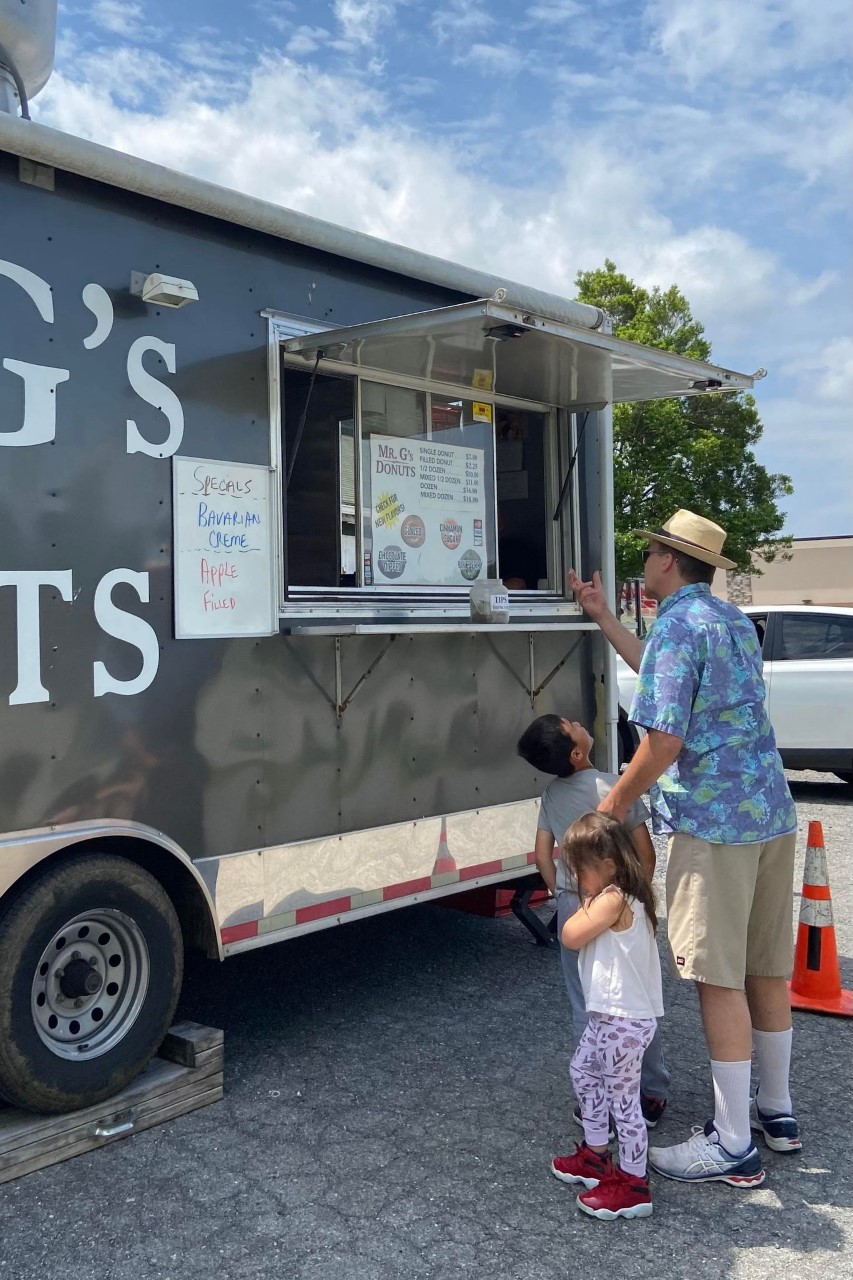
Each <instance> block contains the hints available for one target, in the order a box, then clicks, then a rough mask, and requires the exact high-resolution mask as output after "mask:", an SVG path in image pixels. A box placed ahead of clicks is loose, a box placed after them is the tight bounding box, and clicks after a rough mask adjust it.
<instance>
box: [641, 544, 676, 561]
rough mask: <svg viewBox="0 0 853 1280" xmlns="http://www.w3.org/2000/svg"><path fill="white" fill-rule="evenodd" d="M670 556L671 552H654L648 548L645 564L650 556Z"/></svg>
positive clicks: (644, 556) (644, 555)
mask: <svg viewBox="0 0 853 1280" xmlns="http://www.w3.org/2000/svg"><path fill="white" fill-rule="evenodd" d="M670 554H671V553H670V552H669V551H652V549H651V547H646V549H645V551H644V552H643V564H645V563H646V561H647V560H648V558H649V556H668V555H670Z"/></svg>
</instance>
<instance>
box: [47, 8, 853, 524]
mask: <svg viewBox="0 0 853 1280" xmlns="http://www.w3.org/2000/svg"><path fill="white" fill-rule="evenodd" d="M353 12H354V11H351V15H352V13H353ZM444 12H445V13H447V12H448V11H447V10H445V11H444ZM453 13H454V15H455V17H456V18H457V19H459V20H460V21H461V20H462V19H464V18H466V15H467V18H469V19H471V20H473V19H474V18H476V17H477V15H478V14H479V15H480V16H482V14H481V13H480V11H479V10H478V9H477V8H476V7H475V6H467V7H463V6H462V5H456V6H455V7H454V9H453ZM309 30H314V31H319V30H320V29H316V28H314V29H309ZM448 30H449V28H448ZM292 34H294V35H295V34H296V32H295V30H294V32H292ZM475 43H476V42H475ZM483 44H484V47H486V46H485V42H483ZM489 47H490V48H497V47H499V46H489ZM214 52H215V51H214V50H211V57H213V55H214ZM71 65H72V66H73V67H74V75H75V77H77V79H71V78H69V77H67V76H63V75H62V74H61V73H59V72H58V73H56V75H55V76H54V78H53V80H52V81H51V82H50V83H49V85H48V87H47V88H46V89H45V91H44V93H43V94H42V95H40V97H39V98H38V99H37V102H36V104H35V107H36V113H37V114H38V117H39V118H40V119H41V120H42V121H43V122H44V123H48V124H53V125H55V126H57V127H59V128H61V129H64V130H66V131H68V132H70V133H76V134H79V135H82V136H85V137H91V138H94V139H96V140H97V141H100V142H103V143H106V144H107V145H109V146H113V147H116V148H117V149H119V150H123V151H127V152H129V153H131V154H135V155H140V156H144V157H147V158H149V159H152V160H155V161H157V162H158V163H161V164H165V165H168V166H170V167H172V168H175V169H178V170H183V171H186V172H190V173H195V174H198V175H199V176H202V177H205V178H209V179H211V180H213V181H215V182H220V183H222V184H224V185H226V186H230V187H233V188H235V189H237V190H242V191H245V192H248V193H250V194H253V195H258V196H261V197H263V198H266V199H269V200H272V201H275V202H277V203H280V204H283V205H287V206H290V207H294V208H298V209H301V210H303V211H305V212H307V213H311V214H314V215H316V216H318V217H321V218H325V219H328V220H329V221H332V222H339V223H342V224H344V225H347V226H351V227H354V228H357V229H359V230H362V231H366V232H368V233H370V234H372V235H375V236H379V237H382V238H385V239H389V240H393V241H396V242H398V243H404V244H408V245H411V246H413V247H415V248H418V249H421V250H423V251H425V252H428V253H433V254H436V255H438V256H441V257H445V258H450V259H454V260H457V261H461V262H465V263H467V264H468V265H470V266H474V267H480V268H482V269H484V270H489V271H491V272H493V273H494V274H495V275H499V276H503V277H505V278H507V279H510V280H521V281H525V282H526V283H529V284H531V285H538V286H539V287H542V288H544V289H549V290H551V291H553V292H555V293H562V294H564V295H566V296H572V295H573V293H574V278H575V274H576V272H577V271H578V269H587V268H592V267H596V266H599V265H600V264H601V262H602V260H603V259H604V257H605V256H609V257H612V258H614V259H615V261H616V262H617V264H618V266H619V267H620V269H622V270H624V271H626V272H627V273H628V274H629V275H633V276H634V277H635V278H636V279H637V280H638V281H640V282H641V283H644V284H648V285H652V284H661V285H664V286H666V285H669V284H670V283H672V282H677V283H678V284H679V286H680V287H681V288H682V289H683V291H684V292H685V294H686V295H687V297H688V298H689V299H690V302H691V304H692V306H693V309H694V313H695V314H696V315H697V317H698V318H699V319H701V320H702V321H703V322H704V323H705V324H706V327H707V331H708V336H709V337H710V338H711V339H712V341H713V344H714V357H715V358H716V359H718V360H719V361H720V362H721V363H723V364H726V365H728V366H729V367H733V368H736V369H741V370H744V371H747V372H748V371H750V370H752V369H754V368H755V367H757V366H758V365H764V366H766V367H768V368H769V370H770V377H769V378H768V379H767V382H766V383H762V384H759V387H758V399H759V409H760V411H761V413H762V416H763V418H764V421H765V425H766V438H765V442H764V444H763V445H762V448H761V456H762V459H763V460H764V461H765V462H766V463H767V465H768V466H770V468H771V469H772V470H782V471H791V472H792V473H793V474H794V479H795V482H796V483H797V484H798V486H800V490H799V491H798V497H797V499H796V503H800V504H801V505H800V506H794V507H792V510H793V511H794V512H795V513H796V512H800V511H803V510H806V508H808V511H809V512H810V513H813V512H815V511H818V510H819V511H820V512H821V516H820V520H819V519H818V518H817V516H814V522H813V524H812V526H811V527H807V525H806V523H804V522H805V521H806V519H807V517H806V516H802V517H801V516H800V515H796V520H797V521H798V522H799V523H797V525H796V532H798V533H800V534H802V533H807V532H844V531H845V529H844V528H839V527H827V525H826V524H825V523H821V521H823V520H825V519H829V516H828V515H826V513H827V512H829V511H830V510H831V508H832V505H833V503H835V504H836V506H838V505H839V504H840V503H841V499H840V498H837V499H836V498H835V497H833V496H832V494H831V493H829V491H828V490H827V492H826V493H824V495H823V503H822V505H815V504H813V503H810V502H809V493H810V492H812V491H813V492H814V495H815V497H817V496H818V493H819V489H818V488H817V486H818V483H819V482H818V478H817V477H818V470H817V468H816V466H815V465H814V459H813V457H812V456H810V455H809V449H811V450H812V453H813V451H814V444H815V441H816V440H819V439H820V440H825V442H826V447H827V449H830V448H836V446H837V448H836V453H837V457H838V458H839V459H841V458H843V456H845V455H844V453H843V451H844V450H845V449H846V450H847V451H848V452H849V449H850V439H849V437H850V436H851V433H850V432H849V431H847V430H846V428H845V431H846V434H845V435H844V438H843V440H842V439H841V438H840V436H841V431H840V425H839V424H840V423H842V422H843V423H845V424H846V422H847V416H848V414H847V408H848V406H849V403H850V402H851V399H853V394H851V393H850V392H848V391H846V390H845V387H846V385H847V384H846V383H845V382H844V381H843V378H844V377H845V376H846V377H849V375H850V368H851V360H853V356H851V346H850V343H849V342H847V341H846V340H842V339H841V338H840V337H839V334H842V333H845V332H846V331H847V330H848V329H849V314H848V311H847V300H846V298H845V297H844V293H843V281H842V280H841V278H840V275H839V274H838V273H837V272H836V270H834V269H832V270H830V269H823V270H815V272H814V273H812V274H809V273H807V272H801V273H798V272H797V271H795V270H794V269H793V268H792V267H791V266H790V265H789V264H787V263H786V262H785V261H784V259H783V258H782V256H781V255H780V251H779V250H777V249H775V248H771V247H769V246H770V244H771V243H772V242H771V241H767V242H765V241H763V240H761V239H757V240H754V239H751V238H750V236H749V234H747V233H746V232H745V231H738V230H736V229H734V227H733V226H729V225H725V224H724V223H723V222H722V221H721V218H720V217H719V216H718V217H716V218H714V217H712V216H709V215H708V214H707V213H706V214H705V215H704V216H703V215H702V213H701V207H702V206H701V202H700V203H699V204H698V206H697V205H696V204H694V205H693V206H691V208H692V212H690V213H688V212H686V211H685V209H684V208H683V207H682V208H681V210H680V212H679V215H678V217H677V219H676V217H675V215H674V214H673V213H672V212H671V211H670V199H671V194H672V190H671V189H672V188H673V187H674V186H675V185H676V184H677V183H678V182H679V181H681V182H682V183H683V182H684V181H685V175H687V177H688V181H690V182H692V181H694V175H695V182H696V183H697V185H699V186H701V184H704V185H705V187H706V188H710V187H711V185H712V184H713V183H714V181H716V182H717V183H721V182H723V181H725V180H726V179H727V176H730V174H731V170H730V169H729V168H727V155H726V149H725V147H724V146H723V143H725V142H726V141H727V138H726V134H725V129H720V127H719V125H717V124H715V117H714V115H713V113H712V112H711V111H710V110H704V109H702V108H699V107H693V106H690V105H688V104H683V103H678V102H677V101H676V102H675V103H673V104H672V105H670V106H662V107H660V108H651V109H650V110H649V111H648V112H647V113H646V118H645V120H642V119H640V118H639V113H638V112H637V111H636V110H635V109H633V108H631V107H630V106H625V107H624V108H623V109H622V110H621V111H620V112H614V113H612V114H610V113H606V114H605V115H604V116H602V117H601V118H600V119H599V123H598V125H597V126H595V125H591V124H590V123H589V122H588V121H587V122H584V124H583V127H576V128H568V129H565V130H555V129H554V127H553V123H552V122H549V125H548V126H547V128H544V129H543V136H542V139H541V142H542V147H543V154H547V157H548V163H547V165H544V166H542V167H541V168H540V169H539V175H540V176H539V177H538V179H537V180H535V181H534V180H530V179H529V178H528V180H527V181H526V182H524V183H523V184H522V183H518V184H516V185H512V184H510V183H509V182H507V181H505V180H503V178H502V177H501V174H502V172H503V169H502V168H501V166H500V165H499V164H498V165H493V166H492V168H491V171H490V172H485V171H484V168H483V166H482V163H481V160H482V153H480V154H478V153H477V152H476V150H475V148H474V147H473V146H472V147H468V146H464V147H463V146H460V145H459V136H460V132H459V131H457V132H455V133H454V132H448V133H446V134H442V133H439V132H437V131H436V130H435V129H434V128H430V129H429V130H428V131H424V132H420V133H415V132H414V131H413V129H412V128H411V127H409V126H407V125H406V124H404V123H403V122H402V121H401V119H400V116H399V96H398V97H394V98H391V97H390V95H384V94H382V93H380V92H378V91H377V90H376V89H375V88H371V87H369V86H367V85H366V84H365V81H364V78H363V77H360V76H358V75H345V74H331V73H329V72H328V71H325V72H323V71H319V70H318V69H317V68H316V67H311V68H302V67H300V66H299V65H298V64H297V63H296V62H295V61H293V60H292V59H289V58H281V57H279V58H267V59H264V60H262V61H260V62H258V63H257V64H256V65H255V66H254V67H253V68H248V69H247V70H246V72H245V74H244V75H243V76H242V77H240V78H238V79H236V81H235V85H234V88H233V90H232V96H231V97H230V98H226V99H223V97H222V94H221V76H217V75H216V74H215V72H214V71H208V70H207V69H206V68H203V67H202V68H199V67H198V66H195V67H191V68H186V67H182V68H181V73H180V74H176V67H175V66H174V65H173V64H170V63H168V62H167V61H166V60H165V59H163V58H161V57H158V56H157V55H153V54H150V53H149V54H146V55H145V56H140V51H139V50H138V49H135V48H131V47H125V48H119V49H111V50H109V51H108V52H107V51H102V52H95V53H90V54H88V55H85V56H83V55H81V54H80V52H79V50H78V53H77V56H76V57H75V60H74V62H73V63H72V64H71ZM413 83H414V85H415V86H418V85H419V84H420V82H419V81H417V80H415V81H414V82H413ZM422 87H423V88H424V89H428V88H430V87H431V82H430V81H428V80H426V79H425V80H424V83H423V85H422ZM397 92H399V91H397ZM791 92H792V93H793V92H795V91H793V90H792V91H791ZM797 92H800V93H804V92H805V90H800V91H797ZM781 101H783V102H784V101H785V97H784V95H783V96H782V98H781ZM736 105H737V104H736V103H735V104H733V105H732V107H731V110H732V112H735V111H736ZM786 109H787V108H786ZM790 109H791V111H793V110H794V107H793V105H792V106H791V108H790ZM817 114H818V113H817V111H816V112H815V122H816V120H817ZM673 125H677V128H673ZM815 127H816V123H815ZM744 128H746V126H745V125H744ZM715 132H717V133H722V134H723V139H722V142H721V143H720V144H719V146H718V147H717V148H716V149H715V148H713V147H711V142H713V141H714V137H715ZM698 134H701V137H702V140H703V141H704V140H705V139H707V142H708V150H707V151H706V152H704V155H705V163H706V165H707V168H706V170H705V171H704V173H703V172H701V170H700V166H699V165H698V163H694V165H693V168H692V169H691V168H690V167H689V165H690V161H691V158H692V157H693V156H694V153H695V155H702V154H703V148H702V146H699V145H697V142H696V137H697V135H698ZM480 135H481V140H482V130H481V131H480ZM771 135H772V137H773V138H778V136H779V135H778V132H776V131H775V130H773V129H771V128H770V126H769V125H768V138H767V139H762V137H761V136H760V133H759V135H758V136H757V140H756V143H755V145H756V149H757V150H760V151H762V153H766V152H768V151H769V150H770V148H771V142H770V140H769V139H770V137H771ZM501 136H504V137H505V135H501ZM667 136H668V138H669V141H670V143H671V144H672V146H671V152H670V151H667V150H666V148H665V147H664V141H663V140H664V139H665V138H666V137H667ZM737 142H738V140H737V139H736V143H737ZM515 145H516V146H519V145H520V143H519V139H518V137H517V136H516V143H515ZM774 145H775V144H774ZM546 147H547V153H546V152H545V148H546ZM735 149H737V147H736V148H735ZM736 159H737V157H735V160H736ZM777 159H778V157H777ZM735 160H732V161H731V165H732V166H733V168H734V167H735ZM806 161H807V157H806V156H805V155H804V158H803V160H802V163H803V164H805V163H806ZM735 171H736V168H735ZM741 177H743V173H742V172H741ZM812 180H813V182H814V183H815V184H816V190H815V199H818V198H822V196H823V195H824V194H825V190H826V186H827V183H828V177H827V175H826V174H825V173H816V174H815V176H814V178H813V179H812ZM751 195H752V192H751V190H750V188H749V186H748V185H746V186H742V187H741V188H740V189H739V191H738V195H737V198H738V199H740V200H746V201H748V200H749V199H750V197H751ZM697 208H698V209H699V210H700V212H699V213H697V212H696V209H697ZM723 212H724V206H723ZM840 265H843V264H840ZM842 370H846V371H847V372H846V374H843V373H842ZM845 396H846V397H847V399H845ZM833 442H834V443H833ZM833 466H834V467H835V466H836V464H835V462H834V463H833ZM835 474H836V476H837V474H838V472H837V470H836V472H835ZM821 483H822V484H823V486H824V488H825V489H826V479H825V477H824V480H823V481H822V482H821ZM834 483H835V484H836V486H837V484H838V483H839V482H838V480H837V479H836V480H835V482H834ZM836 492H837V490H836ZM808 518H809V519H811V518H812V515H811V514H809V516H808ZM832 518H833V519H834V520H836V521H837V519H839V518H840V517H837V516H835V517H832ZM842 523H844V524H845V526H846V525H847V524H850V523H853V521H843V522H842Z"/></svg>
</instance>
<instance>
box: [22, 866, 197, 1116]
mask: <svg viewBox="0 0 853 1280" xmlns="http://www.w3.org/2000/svg"><path fill="white" fill-rule="evenodd" d="M87 913H92V917H93V918H94V919H96V920H99V919H105V920H107V921H108V922H109V921H112V922H113V924H114V925H115V936H116V937H120V931H121V930H122V929H126V931H127V932H126V937H127V938H129V939H131V941H132V942H134V943H135V944H136V946H137V948H138V949H137V950H136V951H132V948H131V951H132V954H131V953H130V952H129V954H128V957H127V962H126V963H124V964H122V961H121V955H122V954H123V953H122V948H121V945H120V944H119V943H116V941H115V939H114V940H113V941H112V942H111V941H110V930H109V924H107V925H105V926H103V927H102V932H101V933H100V935H99V937H98V939H97V941H98V943H100V944H102V947H103V948H104V957H105V963H104V965H103V969H104V977H103V983H104V985H103V989H102V992H100V993H98V994H97V995H92V996H90V995H89V994H88V993H87V994H86V995H85V996H84V997H82V998H81V999H80V1001H79V1003H80V1004H81V1005H82V1006H86V1007H85V1008H84V1009H83V1010H82V1011H81V1012H79V1013H77V1014H74V1013H72V1012H66V1006H67V1005H69V1001H70V1004H71V1005H74V1001H73V999H71V998H70V997H69V996H68V994H67V992H66V991H64V990H63V989H62V988H61V983H62V982H64V981H65V974H66V972H67V970H68V968H69V967H70V965H71V964H72V963H73V964H76V965H77V967H78V970H79V968H80V966H81V964H82V963H83V962H82V961H81V960H80V959H75V960H73V961H66V960H64V959H60V960H59V961H58V963H59V964H64V965H65V966H66V967H65V968H60V969H58V970H57V974H58V975H60V976H57V974H54V973H52V972H51V976H50V977H49V978H45V979H42V978H41V977H40V975H41V974H43V973H45V972H46V971H47V970H48V965H47V963H46V962H45V955H46V954H53V948H54V946H56V947H57V948H58V946H59V944H58V943H54V939H55V938H56V937H57V933H59V934H60V935H62V934H63V933H64V932H67V933H68V937H69V939H70V941H68V942H67V943H66V939H65V937H64V936H61V937H60V941H62V943H63V944H64V945H65V946H66V950H63V951H62V952H61V953H59V954H60V955H61V956H65V955H67V954H72V955H74V956H76V957H79V956H80V955H81V954H83V952H81V951H77V952H73V953H72V952H70V951H69V950H68V948H70V947H71V946H79V947H81V948H84V949H85V948H86V947H87V946H89V949H90V951H92V952H94V951H95V948H94V941H92V942H90V938H89V935H90V934H91V937H92V940H94V934H95V932H96V930H88V929H86V930H85V933H84V929H85V926H81V927H80V928H79V930H78V936H79V937H80V938H85V941H82V942H79V943H78V942H75V941H74V940H73V929H74V928H77V926H76V925H74V926H72V927H69V928H66V926H69V922H73V921H77V920H79V919H81V918H82V917H86V916H87ZM99 927H101V926H99ZM140 939H142V940H143V942H144V946H143V945H142V944H140V942H139V940H140ZM46 948H50V951H48V952H47V953H46ZM146 950H147V956H146V954H145V952H146ZM110 951H112V952H113V955H112V956H110V954H109V953H110ZM116 953H117V954H118V955H119V961H118V964H117V967H116V968H115V969H114V970H110V969H109V967H108V966H109V965H111V964H114V963H115V962H116ZM107 957H109V958H107ZM134 957H137V958H136V959H134ZM88 963H90V964H94V965H95V967H96V972H97V971H98V970H97V959H95V960H91V959H90V960H89V961H88ZM134 964H135V966H136V967H135V969H134V968H133V965H134ZM146 965H147V969H146V967H145V966H146ZM83 972H84V973H87V972H88V971H87V970H86V969H85V967H84V969H83ZM134 974H135V975H136V976H135V979H134V982H135V985H134V986H133V988H132V989H131V987H130V980H131V977H132V976H133V975H134ZM142 974H144V975H145V981H144V982H143V981H142V978H141V977H140V975H142ZM74 976H75V980H76V978H77V974H76V973H75V975H74ZM182 977H183V941H182V937H181V928H180V924H179V923H178V918H177V915H176V914H175V909H174V907H173V906H172V903H171V900H170V899H169V897H168V895H167V894H166V892H165V890H164V889H163V887H162V886H161V885H160V883H159V882H158V881H157V880H155V879H154V877H153V876H151V875H149V874H148V872H147V871H145V870H143V869H142V868H141V867H138V866H136V865H135V864H134V863H132V862H128V861H127V859H126V858H119V857H114V856H112V855H110V854H84V855H81V856H80V857H76V858H73V859H71V860H69V861H67V862H63V863H61V864H60V865H57V866H54V867H51V866H50V865H48V866H47V867H46V868H45V870H44V872H43V873H42V874H41V875H40V876H39V877H38V879H37V880H36V881H35V882H33V883H32V884H30V885H29V886H28V887H27V888H26V889H25V890H24V891H23V892H22V893H21V894H20V895H19V896H17V897H14V898H13V899H12V901H11V902H10V903H9V904H8V906H6V907H5V908H4V909H2V910H0V1095H2V1097H4V1098H5V1099H6V1100H7V1101H8V1102H10V1103H12V1105H13V1106H16V1107H21V1108H24V1109H25V1110H28V1111H39V1112H47V1113H61V1112H65V1111H75V1110H78V1109H79V1108H81V1107H86V1106H91V1105H93V1104H94V1103H96V1102H100V1101H102V1100H103V1099H104V1098H109V1097H112V1096H113V1095H114V1094H116V1093H118V1092H119V1091H120V1090H121V1089H123V1088H124V1086H125V1085H126V1084H128V1083H129V1082H130V1081H131V1080H132V1079H133V1078H134V1077H135V1076H136V1075H138V1074H139V1072H140V1071H141V1070H142V1069H143V1067H144V1066H145V1064H146V1063H147V1062H148V1060H149V1059H150V1058H151V1057H152V1055H153V1054H154V1053H155V1052H156V1051H157V1049H158V1047H159V1045H160V1043H161V1042H162V1039H163V1036H164V1035H165V1033H166V1031H167V1030H168V1028H169V1026H170V1024H171V1020H172V1015H173V1014H174V1011H175V1005H176V1003H177V999H178V994H179V992H180V988H181V979H182ZM107 979H110V981H109V984H107V981H106V980H107ZM115 979H118V981H115ZM84 981H85V979H84ZM39 983H43V984H45V985H46V984H48V983H50V984H52V985H51V986H50V987H49V992H50V998H51V999H60V1000H61V1003H62V1006H63V1009H62V1013H63V1017H71V1018H74V1017H78V1018H80V1019H84V1018H86V1017H87V1016H88V1017H89V1019H90V1021H91V1025H92V1026H93V1028H94V1027H95V1023H94V1021H93V1020H94V1018H95V1017H98V1016H99V1017H100V1018H101V1019H103V1018H104V1017H105V1014H104V1011H103V1009H102V1008H100V1007H98V1006H99V1004H100V1005H104V1006H105V1007H109V1000H112V1001H113V1004H112V1006H111V1007H110V1008H111V1011H110V1012H109V1013H108V1014H107V1015H106V1021H104V1022H103V1023H101V1024H100V1025H99V1027H98V1028H96V1029H95V1030H93V1031H92V1034H91V1040H92V1041H96V1040H97V1039H98V1037H99V1036H100V1037H101V1038H102V1043H103V1044H104V1045H105V1046H106V1047H105V1048H104V1050H103V1051H102V1052H100V1053H99V1055H98V1056H87V1055H88V1053H90V1052H91V1050H92V1046H91V1045H87V1044H85V1043H84V1044H82V1046H81V1045H79V1044H75V1043H70V1044H69V1045H65V1044H62V1045H55V1046H54V1047H51V1045H50V1044H49V1043H46V1042H45V1039H44V1037H45V1035H47V1036H48V1037H49V1036H50V1034H51V1033H50V1031H49V1030H48V1029H47V1028H48V1025H49V1024H48V1021H47V1013H48V1012H49V1009H50V1007H51V1006H50V1004H49V1003H48V1005H47V1008H46V1007H45V999H46V997H45V995H44V992H43V991H42V990H41V988H40V987H39ZM122 983H124V984H125V986H126V987H127V991H126V993H123V992H122ZM111 988H116V989H117V990H118V995H117V996H116V995H112V996H108V995H107V992H109V991H110V990H111ZM75 990H76V988H75ZM131 997H133V1000H132V1002H131ZM125 999H126V1000H127V1001H128V1002H129V1003H128V1004H127V1006H126V1007H125V1006H124V1005H123V1003H122V1002H123V1001H124V1000H125ZM37 1005H40V1007H38V1008H37ZM37 1018H38V1019H39V1022H37ZM54 1021H56V1019H54ZM59 1022H60V1026H64V1025H65V1024H64V1023H63V1022H62V1020H61V1019H60V1020H59ZM68 1025H69V1026H70V1027H72V1028H73V1027H74V1026H78V1027H80V1026H83V1027H85V1026H86V1025H87V1024H86V1023H83V1022H80V1023H74V1022H71V1023H69V1024H68ZM39 1026H41V1028H42V1030H41V1034H40V1031H39ZM108 1028H111V1030H109V1032H108ZM85 1034H86V1033H85V1031H84V1033H83V1035H84V1037H85ZM113 1041H115V1042H114V1043H113ZM73 1052H77V1053H81V1054H82V1055H83V1056H82V1058H74V1057H69V1056H67V1055H68V1054H70V1053H73ZM60 1053H63V1054H65V1055H66V1056H59V1055H60Z"/></svg>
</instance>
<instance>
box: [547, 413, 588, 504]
mask: <svg viewBox="0 0 853 1280" xmlns="http://www.w3.org/2000/svg"><path fill="white" fill-rule="evenodd" d="M588 417H589V409H587V411H586V413H585V414H584V415H583V422H582V423H581V427H580V431H579V432H578V442H577V444H576V445H575V451H574V453H573V454H572V457H571V461H570V462H569V467H568V470H567V471H566V478H565V480H564V481H563V486H562V488H561V489H560V496H559V498H558V499H557V506H556V508H555V509H554V515H553V517H552V519H553V520H554V522H555V523H556V521H557V520H559V518H560V513H561V512H562V510H563V503H564V502H565V501H566V494H567V493H568V491H569V481H570V480H571V478H572V472H573V471H574V469H575V463H576V462H577V458H578V450H579V449H580V447H581V440H583V433H584V430H585V428H586V423H587V418H588Z"/></svg>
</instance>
